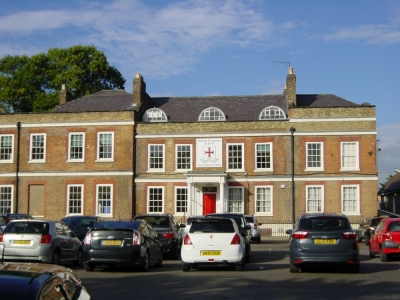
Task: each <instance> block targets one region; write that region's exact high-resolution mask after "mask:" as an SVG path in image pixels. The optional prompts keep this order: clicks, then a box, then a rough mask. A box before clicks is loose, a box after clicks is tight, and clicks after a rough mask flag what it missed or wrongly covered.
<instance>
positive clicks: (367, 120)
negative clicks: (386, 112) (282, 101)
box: [289, 117, 376, 123]
mask: <svg viewBox="0 0 400 300" xmlns="http://www.w3.org/2000/svg"><path fill="white" fill-rule="evenodd" d="M375 121H376V118H374V117H369V118H365V117H360V118H290V119H289V122H290V123H304V122H307V123H313V122H375Z"/></svg>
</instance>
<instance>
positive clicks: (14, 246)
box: [0, 220, 82, 265]
mask: <svg viewBox="0 0 400 300" xmlns="http://www.w3.org/2000/svg"><path fill="white" fill-rule="evenodd" d="M0 253H1V255H2V258H3V260H4V261H35V262H44V263H52V264H61V263H64V262H72V263H74V264H75V265H81V264H82V243H81V241H80V240H79V239H78V238H77V237H76V236H75V234H74V233H73V232H72V230H71V229H70V228H69V227H68V226H67V225H66V224H64V223H63V222H60V221H44V220H14V221H11V222H10V223H8V224H7V226H6V228H5V229H4V231H3V232H2V233H1V234H0Z"/></svg>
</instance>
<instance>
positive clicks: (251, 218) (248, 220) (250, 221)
mask: <svg viewBox="0 0 400 300" xmlns="http://www.w3.org/2000/svg"><path fill="white" fill-rule="evenodd" d="M245 218H246V221H247V222H248V223H254V218H253V217H245Z"/></svg>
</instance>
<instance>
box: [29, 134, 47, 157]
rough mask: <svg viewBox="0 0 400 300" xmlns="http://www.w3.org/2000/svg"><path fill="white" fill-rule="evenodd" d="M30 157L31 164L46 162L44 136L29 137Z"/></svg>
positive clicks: (32, 135)
mask: <svg viewBox="0 0 400 300" xmlns="http://www.w3.org/2000/svg"><path fill="white" fill-rule="evenodd" d="M30 138H31V139H30V155H29V160H30V161H31V162H45V161H46V134H44V133H33V134H31V136H30Z"/></svg>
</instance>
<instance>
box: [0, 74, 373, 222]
mask: <svg viewBox="0 0 400 300" xmlns="http://www.w3.org/2000/svg"><path fill="white" fill-rule="evenodd" d="M67 94H68V93H67V91H66V90H65V89H63V90H62V91H61V93H60V95H61V96H60V98H61V99H60V106H59V107H57V108H56V109H55V110H54V111H53V112H52V113H44V114H14V115H2V116H1V119H2V121H1V122H0V124H1V129H0V137H1V138H2V149H1V151H2V152H1V153H2V154H1V155H2V158H1V159H0V166H1V167H2V169H4V170H3V171H2V173H1V175H0V189H1V195H2V199H3V200H2V204H1V205H2V206H1V207H3V208H2V210H3V212H4V211H5V208H4V207H6V209H8V210H11V211H14V212H15V211H16V210H17V209H18V212H29V213H33V214H35V215H38V216H45V217H50V218H61V217H62V216H64V215H68V214H100V215H104V216H110V217H121V218H129V217H131V216H133V215H135V214H138V213H172V214H174V215H175V216H177V217H182V219H183V218H185V217H186V216H187V215H202V214H204V213H207V212H226V211H229V212H243V213H246V214H254V215H256V216H258V218H259V219H261V220H263V222H268V221H271V222H272V221H287V220H289V221H290V220H291V219H292V220H293V218H294V217H297V216H298V215H299V214H300V213H305V212H326V213H344V214H346V215H347V216H349V218H350V219H351V220H353V221H357V220H360V219H363V218H365V217H367V216H371V215H375V214H376V211H377V197H376V190H377V169H376V153H375V150H376V118H375V107H374V106H371V105H369V104H368V103H363V104H361V105H360V104H356V103H353V102H350V101H347V100H345V99H343V98H340V97H338V96H335V95H331V94H307V95H299V94H296V76H295V74H294V73H293V68H290V69H289V74H288V75H287V78H286V85H285V89H284V92H283V94H281V95H258V96H210V97H150V96H149V95H148V94H147V92H146V84H145V82H144V80H143V78H142V76H141V75H140V74H138V75H137V76H136V78H135V79H134V91H133V94H129V93H127V92H125V91H116V90H113V91H100V92H98V93H95V94H92V95H89V96H86V97H83V98H80V99H76V100H73V101H68V95H67ZM18 122H20V123H18ZM16 124H21V126H20V127H18V126H17V125H16ZM3 140H4V141H5V143H4V144H3ZM18 141H19V142H18ZM7 143H8V144H7ZM10 143H11V146H7V145H10ZM38 144H39V145H40V146H39V147H38V146H37V145H38ZM3 145H6V146H3ZM17 145H19V148H20V150H18V147H17ZM35 148H38V149H35ZM7 151H8V152H7ZM17 152H19V154H17ZM42 152H44V153H45V157H42V156H43V155H42V156H41V153H42ZM3 153H5V154H3ZM7 153H9V154H8V155H7ZM35 155H38V156H39V160H38V161H35V160H36V159H35V160H33V159H32V157H33V156H35ZM17 157H19V159H18V158H17ZM17 161H19V163H17ZM18 165H19V166H18ZM3 167H4V168H3ZM17 169H19V171H18V172H17V171H16V170H17ZM17 174H18V176H17ZM17 186H18V189H17V188H16V187H17ZM5 203H10V204H7V205H8V206H7V205H5ZM293 203H294V209H292V207H293V205H292V204H293ZM41 207H43V208H41Z"/></svg>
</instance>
